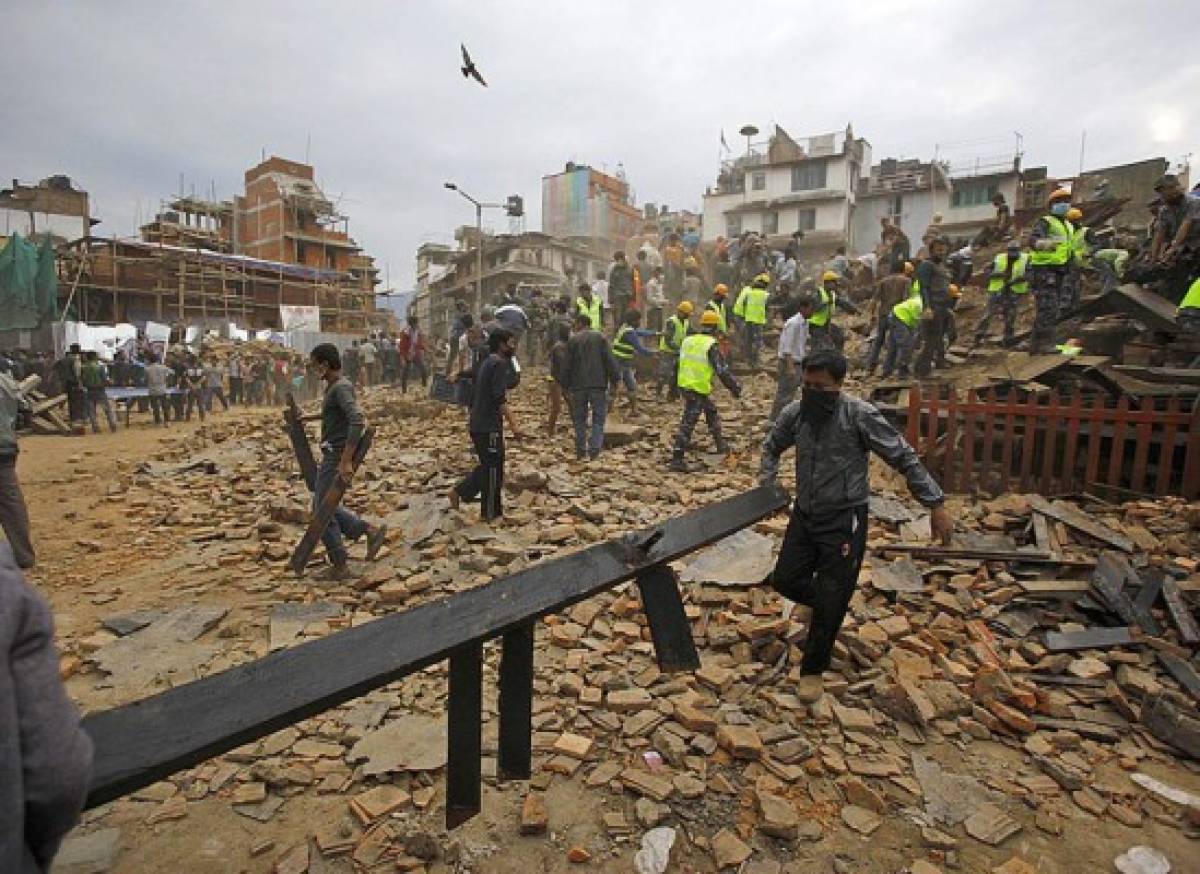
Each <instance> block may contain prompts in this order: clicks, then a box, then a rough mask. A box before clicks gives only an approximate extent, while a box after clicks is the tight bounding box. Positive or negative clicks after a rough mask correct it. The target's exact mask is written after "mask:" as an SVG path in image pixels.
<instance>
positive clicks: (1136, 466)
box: [1129, 401, 1154, 492]
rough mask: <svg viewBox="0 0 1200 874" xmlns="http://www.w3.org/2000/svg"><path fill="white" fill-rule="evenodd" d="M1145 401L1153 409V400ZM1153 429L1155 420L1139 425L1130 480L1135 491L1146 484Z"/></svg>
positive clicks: (1130, 484) (1130, 486) (1130, 485)
mask: <svg viewBox="0 0 1200 874" xmlns="http://www.w3.org/2000/svg"><path fill="white" fill-rule="evenodd" d="M1145 403H1146V404H1147V405H1149V407H1150V408H1151V409H1153V407H1154V402H1153V401H1146V402H1145ZM1153 431H1154V423H1153V422H1140V423H1139V424H1138V426H1137V442H1136V443H1135V444H1134V448H1133V472H1132V474H1131V475H1130V481H1129V488H1131V489H1132V490H1133V491H1135V492H1140V491H1142V488H1143V486H1145V484H1146V463H1147V462H1148V461H1149V460H1150V437H1151V435H1152V433H1153Z"/></svg>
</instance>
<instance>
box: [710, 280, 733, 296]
mask: <svg viewBox="0 0 1200 874" xmlns="http://www.w3.org/2000/svg"><path fill="white" fill-rule="evenodd" d="M713 294H714V295H715V296H716V297H724V296H725V295H727V294H729V286H728V285H726V284H725V283H723V282H722V283H720V284H719V285H718V286H717V287H716V288H714V289H713Z"/></svg>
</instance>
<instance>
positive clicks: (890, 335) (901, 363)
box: [882, 292, 925, 379]
mask: <svg viewBox="0 0 1200 874" xmlns="http://www.w3.org/2000/svg"><path fill="white" fill-rule="evenodd" d="M924 309H925V304H924V302H923V301H922V300H921V294H920V292H913V293H912V294H910V295H909V296H908V297H906V298H905V299H904V300H902V301H900V303H898V304H896V305H895V306H893V307H892V311H891V312H890V313H889V314H888V320H889V324H888V329H887V356H886V357H885V358H884V359H883V374H882V375H883V378H884V379H887V378H888V377H890V376H891V375H892V372H893V371H896V374H897V376H899V377H900V378H901V379H908V375H909V372H908V367H909V364H910V362H911V361H912V353H913V348H914V347H915V346H916V345H917V331H918V330H919V329H920V325H921V313H922V312H923V311H924Z"/></svg>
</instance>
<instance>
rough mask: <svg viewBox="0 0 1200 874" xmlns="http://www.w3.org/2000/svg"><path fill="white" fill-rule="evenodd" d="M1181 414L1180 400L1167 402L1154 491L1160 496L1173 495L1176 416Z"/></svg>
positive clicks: (1177, 430)
mask: <svg viewBox="0 0 1200 874" xmlns="http://www.w3.org/2000/svg"><path fill="white" fill-rule="evenodd" d="M1178 413H1179V398H1171V399H1170V400H1169V401H1167V422H1166V424H1165V425H1164V426H1163V439H1162V443H1160V444H1159V447H1158V478H1157V480H1156V482H1155V487H1154V491H1155V493H1156V494H1158V495H1160V496H1161V495H1168V494H1170V493H1171V476H1172V474H1174V472H1175V442H1176V439H1177V438H1178V436H1179V426H1178V425H1177V424H1175V416H1176V415H1177V414H1178Z"/></svg>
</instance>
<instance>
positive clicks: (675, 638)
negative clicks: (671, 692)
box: [637, 565, 700, 673]
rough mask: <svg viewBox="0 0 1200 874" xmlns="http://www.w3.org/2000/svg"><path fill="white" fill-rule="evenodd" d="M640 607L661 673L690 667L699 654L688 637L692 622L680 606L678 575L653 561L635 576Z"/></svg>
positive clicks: (698, 665)
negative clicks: (642, 572) (641, 572)
mask: <svg viewBox="0 0 1200 874" xmlns="http://www.w3.org/2000/svg"><path fill="white" fill-rule="evenodd" d="M637 585H638V590H639V591H640V592H641V595H642V609H643V610H645V612H646V619H647V620H648V621H649V624H650V638H651V639H652V640H653V641H654V653H655V656H656V657H657V660H658V667H659V669H660V670H662V671H663V672H664V673H671V672H674V671H694V670H696V669H697V668H699V667H700V654H699V653H698V652H696V643H695V641H694V640H692V625H691V623H690V622H689V621H688V618H687V614H686V613H685V612H684V609H683V597H682V596H681V595H680V593H679V579H678V577H676V575H675V571H673V570H672V569H671V568H669V567H667V566H666V565H657V566H655V567H653V568H651V569H650V570H649V571H647V572H646V573H644V574H640V575H639V576H638V578H637Z"/></svg>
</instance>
